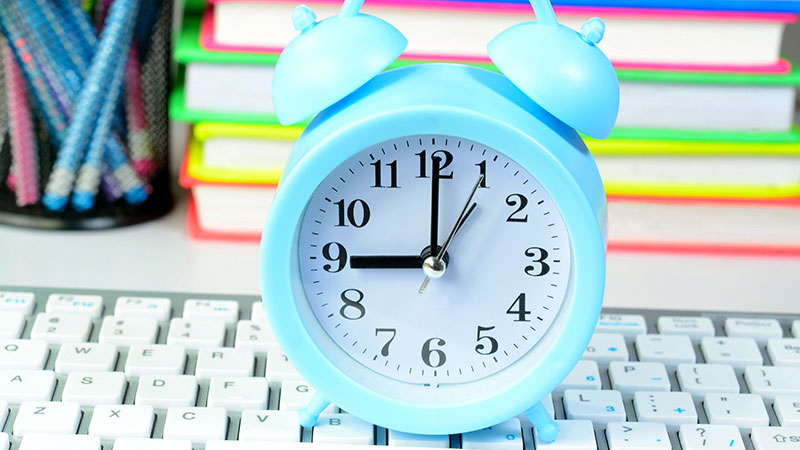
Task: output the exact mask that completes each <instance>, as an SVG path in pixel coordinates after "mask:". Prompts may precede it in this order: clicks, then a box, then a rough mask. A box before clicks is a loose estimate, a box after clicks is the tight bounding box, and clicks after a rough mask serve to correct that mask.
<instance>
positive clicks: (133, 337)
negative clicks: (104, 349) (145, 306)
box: [98, 316, 158, 346]
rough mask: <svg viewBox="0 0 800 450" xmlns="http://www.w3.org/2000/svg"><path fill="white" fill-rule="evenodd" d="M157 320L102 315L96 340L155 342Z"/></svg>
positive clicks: (110, 342) (108, 341) (112, 342)
mask: <svg viewBox="0 0 800 450" xmlns="http://www.w3.org/2000/svg"><path fill="white" fill-rule="evenodd" d="M156 339H158V322H157V321H156V319H153V318H150V317H118V316H106V317H103V324H102V325H101V326H100V334H99V335H98V340H99V341H100V342H102V343H108V344H115V345H123V346H128V345H133V344H155V342H156Z"/></svg>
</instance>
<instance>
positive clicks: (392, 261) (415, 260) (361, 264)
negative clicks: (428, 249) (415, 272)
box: [350, 255, 422, 269]
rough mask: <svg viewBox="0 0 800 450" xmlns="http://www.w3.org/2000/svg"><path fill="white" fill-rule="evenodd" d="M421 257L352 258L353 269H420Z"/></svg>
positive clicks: (370, 256)
mask: <svg viewBox="0 0 800 450" xmlns="http://www.w3.org/2000/svg"><path fill="white" fill-rule="evenodd" d="M420 267H422V256H421V255H374V256H373V255H369V256H351V257H350V268H351V269H419V268H420Z"/></svg>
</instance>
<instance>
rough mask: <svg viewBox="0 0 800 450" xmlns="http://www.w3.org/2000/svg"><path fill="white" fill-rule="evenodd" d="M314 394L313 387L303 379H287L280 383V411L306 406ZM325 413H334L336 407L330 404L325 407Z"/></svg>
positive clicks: (295, 409)
mask: <svg viewBox="0 0 800 450" xmlns="http://www.w3.org/2000/svg"><path fill="white" fill-rule="evenodd" d="M313 396H314V388H312V387H311V386H309V385H308V383H307V382H306V381H304V380H287V381H284V382H283V383H281V397H280V406H279V407H278V409H280V410H281V411H297V410H298V409H300V408H302V407H303V406H306V405H307V404H308V402H310V401H311V397H313ZM325 412H326V413H331V414H334V413H336V412H337V408H336V407H335V406H334V405H333V404H330V405H328V407H327V408H325Z"/></svg>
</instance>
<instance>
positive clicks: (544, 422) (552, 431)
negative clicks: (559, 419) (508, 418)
mask: <svg viewBox="0 0 800 450" xmlns="http://www.w3.org/2000/svg"><path fill="white" fill-rule="evenodd" d="M525 415H526V416H528V419H529V420H530V421H531V423H532V424H533V426H534V427H535V428H536V432H537V433H538V434H539V439H540V440H541V441H542V442H544V443H546V444H549V443H551V442H553V441H555V440H556V437H558V424H557V423H556V421H555V420H553V419H551V418H550V414H548V413H547V410H546V409H545V408H544V405H542V403H541V402H539V403H537V404H536V405H535V406H534V407H532V408H531V409H529V410H527V411H525Z"/></svg>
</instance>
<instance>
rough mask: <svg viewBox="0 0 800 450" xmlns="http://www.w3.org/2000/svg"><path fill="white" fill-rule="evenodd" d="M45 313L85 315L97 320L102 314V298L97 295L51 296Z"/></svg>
mask: <svg viewBox="0 0 800 450" xmlns="http://www.w3.org/2000/svg"><path fill="white" fill-rule="evenodd" d="M45 311H46V312H48V313H50V314H62V313H63V314H86V315H87V316H89V317H91V318H93V319H97V318H98V317H100V314H102V313H103V297H101V296H99V295H70V294H51V295H50V297H48V298H47V305H46V306H45Z"/></svg>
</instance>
